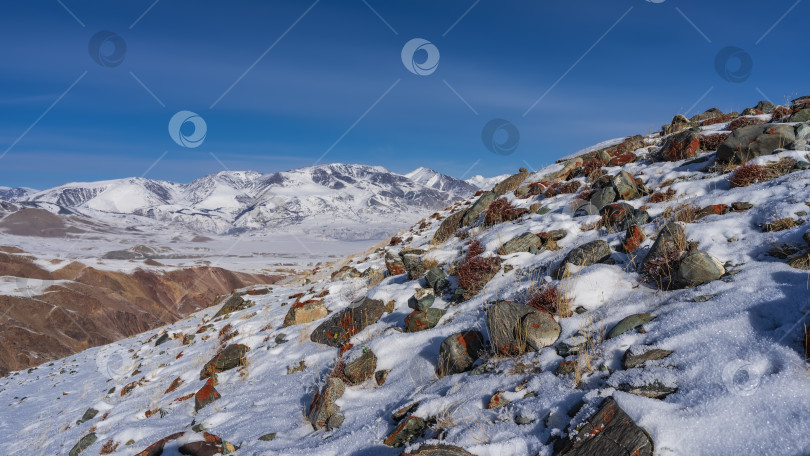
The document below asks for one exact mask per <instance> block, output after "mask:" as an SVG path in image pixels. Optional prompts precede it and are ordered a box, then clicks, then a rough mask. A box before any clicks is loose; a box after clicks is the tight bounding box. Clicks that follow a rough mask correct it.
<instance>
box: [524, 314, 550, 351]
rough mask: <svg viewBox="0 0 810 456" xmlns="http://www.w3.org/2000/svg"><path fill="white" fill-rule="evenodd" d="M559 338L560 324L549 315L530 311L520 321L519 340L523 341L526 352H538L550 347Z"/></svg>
mask: <svg viewBox="0 0 810 456" xmlns="http://www.w3.org/2000/svg"><path fill="white" fill-rule="evenodd" d="M559 337H560V324H559V323H557V321H556V320H555V319H554V317H553V316H552V315H551V314H550V313H546V312H538V311H532V312H529V313H528V314H526V315H525V316H524V317H523V319H522V321H521V333H520V337H519V339H521V340H523V341H525V344H526V350H532V351H540V350H541V349H542V348H545V347H548V346H551V345H552V344H553V343H554V342H556V341H557V339H559Z"/></svg>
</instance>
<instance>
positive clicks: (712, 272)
mask: <svg viewBox="0 0 810 456" xmlns="http://www.w3.org/2000/svg"><path fill="white" fill-rule="evenodd" d="M725 273H726V269H725V268H724V267H723V263H722V262H721V261H720V260H718V259H717V257H715V256H714V255H712V254H710V253H707V252H703V251H700V250H695V251H692V252H689V253H688V254H687V255H686V256H685V257H684V258H683V259H682V260H681V262H680V265H679V267H678V272H677V273H676V276H677V279H676V281H677V282H678V284H679V285H681V286H683V287H686V288H691V287H696V286H698V285H703V284H704V283H709V282H712V281H715V280H717V279H719V278H720V277H722V276H723V274H725Z"/></svg>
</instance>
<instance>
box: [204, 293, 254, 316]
mask: <svg viewBox="0 0 810 456" xmlns="http://www.w3.org/2000/svg"><path fill="white" fill-rule="evenodd" d="M251 306H253V303H252V302H250V301H246V300H244V299H242V295H240V294H235V295H233V296H231V297H230V298H228V300H227V301H225V304H223V305H222V307H220V308H219V311H217V313H215V314H214V316H213V317H212V318H217V317H221V316H223V315H228V314H230V313H233V312H236V311H237V310H244V309H247V308H249V307H251Z"/></svg>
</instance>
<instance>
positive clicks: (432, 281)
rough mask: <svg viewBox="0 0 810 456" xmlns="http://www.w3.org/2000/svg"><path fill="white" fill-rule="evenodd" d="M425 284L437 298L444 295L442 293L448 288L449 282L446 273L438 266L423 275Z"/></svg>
mask: <svg viewBox="0 0 810 456" xmlns="http://www.w3.org/2000/svg"><path fill="white" fill-rule="evenodd" d="M425 282H426V283H427V286H428V287H430V288H433V292H434V294H436V295H439V296H441V295H442V294H444V292H445V291H447V289H449V288H450V282H449V281H448V280H447V273H445V272H444V269H442V268H440V267H438V266H437V267H434V268H431V269H430V271H428V272H427V274H425Z"/></svg>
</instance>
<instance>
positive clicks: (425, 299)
mask: <svg viewBox="0 0 810 456" xmlns="http://www.w3.org/2000/svg"><path fill="white" fill-rule="evenodd" d="M435 299H436V296H435V295H434V292H433V288H418V289H417V290H416V291H415V292H414V294H413V296H411V297H410V298H409V299H408V307H410V308H411V309H414V310H427V309H429V308H430V306H432V305H433V301H434V300H435Z"/></svg>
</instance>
